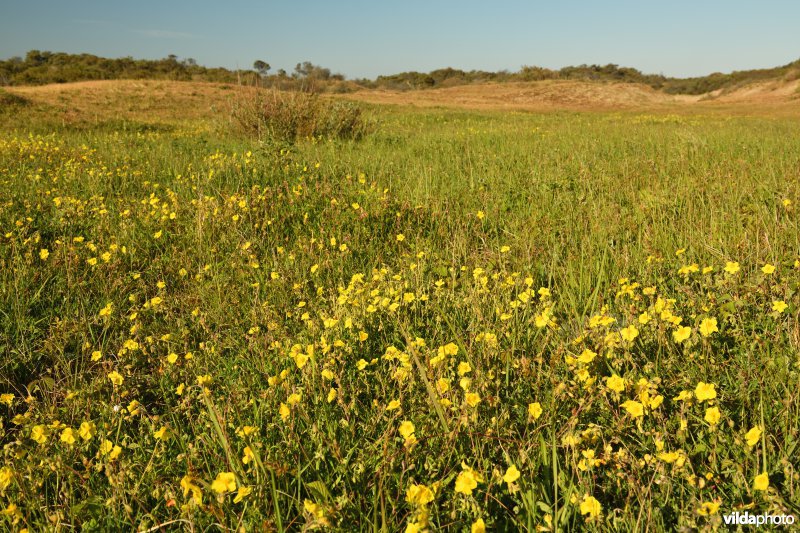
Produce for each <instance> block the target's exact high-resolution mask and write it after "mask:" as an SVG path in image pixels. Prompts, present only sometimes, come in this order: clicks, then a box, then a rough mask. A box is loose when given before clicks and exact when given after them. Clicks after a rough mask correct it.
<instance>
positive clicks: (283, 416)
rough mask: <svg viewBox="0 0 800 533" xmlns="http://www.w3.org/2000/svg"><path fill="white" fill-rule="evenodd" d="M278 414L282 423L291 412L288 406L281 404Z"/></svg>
mask: <svg viewBox="0 0 800 533" xmlns="http://www.w3.org/2000/svg"><path fill="white" fill-rule="evenodd" d="M278 412H279V413H280V415H281V420H284V421H285V420H286V419H287V418H289V415H290V414H291V413H292V411H291V410H290V409H289V406H288V405H286V404H285V403H281V405H280V407H279V408H278Z"/></svg>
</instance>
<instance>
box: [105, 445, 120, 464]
mask: <svg viewBox="0 0 800 533" xmlns="http://www.w3.org/2000/svg"><path fill="white" fill-rule="evenodd" d="M121 453H122V448H120V447H119V446H117V445H115V446H114V447H113V448H112V449H111V451H110V452H109V454H108V458H109V459H110V460H111V461H113V460H115V459H116V458H117V457H119V454H121Z"/></svg>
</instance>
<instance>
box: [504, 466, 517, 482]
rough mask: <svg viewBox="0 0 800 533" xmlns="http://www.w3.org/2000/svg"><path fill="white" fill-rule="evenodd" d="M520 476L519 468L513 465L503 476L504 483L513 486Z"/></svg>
mask: <svg viewBox="0 0 800 533" xmlns="http://www.w3.org/2000/svg"><path fill="white" fill-rule="evenodd" d="M519 476H520V473H519V470H517V467H516V466H514V465H511V466H509V467H508V468H507V469H506V473H505V475H504V476H503V481H505V482H506V483H508V484H511V483H514V482H515V481H516V480H518V479H519Z"/></svg>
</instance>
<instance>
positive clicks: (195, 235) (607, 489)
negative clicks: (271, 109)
mask: <svg viewBox="0 0 800 533" xmlns="http://www.w3.org/2000/svg"><path fill="white" fill-rule="evenodd" d="M198 90H201V89H198ZM221 92H224V91H221ZM75 98H77V99H79V98H80V95H78V96H76V97H75ZM109 98H111V97H109ZM159 98H161V97H159ZM3 102H4V105H3V108H2V110H0V126H1V127H0V393H2V396H0V444H2V465H3V466H2V467H0V529H3V530H10V531H21V530H24V529H27V530H28V531H31V532H33V531H44V530H52V531H72V530H81V531H112V530H122V531H124V530H139V531H161V530H191V531H215V530H226V531H227V530H242V531H251V530H256V531H305V530H310V529H315V528H320V529H322V530H331V531H365V530H370V531H407V532H416V531H425V530H431V531H435V530H452V531H472V532H480V531H484V530H489V531H508V530H523V531H556V530H590V531H633V530H639V531H642V530H651V531H662V530H684V531H689V530H704V529H714V528H717V527H724V526H723V525H722V524H723V519H722V515H723V514H726V513H730V512H733V511H742V512H743V511H745V510H747V511H750V512H751V513H765V512H770V513H776V514H777V513H786V514H794V515H795V516H796V517H798V516H799V515H800V474H798V472H797V468H798V463H800V460H798V458H800V447H798V442H800V355H799V353H800V352H799V350H798V347H800V327H798V292H797V291H798V286H799V284H800V255H799V254H800V230H799V228H798V212H797V209H798V207H797V203H798V201H800V185H799V184H800V142H798V140H800V121H799V120H798V119H797V117H792V116H770V115H769V114H763V115H759V114H757V113H750V114H749V115H748V116H736V115H733V114H727V113H721V112H712V111H708V112H703V111H702V109H701V110H700V111H693V112H691V113H689V112H683V111H682V110H680V109H676V110H674V111H663V110H662V111H661V112H658V113H652V112H648V111H646V110H627V111H602V112H600V111H598V112H575V111H566V110H562V111H553V112H546V113H526V112H512V111H503V112H498V111H491V110H482V111H469V110H463V109H462V110H453V109H445V108H426V109H420V108H413V107H398V106H367V105H365V112H366V115H367V116H368V117H369V120H370V121H372V123H373V125H372V128H371V130H372V131H371V133H369V134H367V135H366V136H365V137H364V138H363V139H361V140H358V141H353V140H331V139H326V138H317V139H307V140H302V141H298V142H295V143H282V142H259V141H256V140H253V139H251V138H248V137H247V136H245V135H242V134H240V133H238V132H237V131H236V130H235V129H233V128H232V127H231V123H230V120H229V114H228V112H227V111H226V110H225V107H224V106H222V105H215V106H214V107H213V108H212V107H210V106H208V105H206V106H198V105H194V106H190V107H187V108H186V109H185V110H183V108H178V107H175V108H170V105H169V95H168V94H167V95H165V96H164V97H163V98H161V99H159V100H158V101H157V102H156V101H151V100H148V99H147V96H146V95H144V96H142V97H141V98H139V99H135V100H134V99H131V100H121V99H118V100H113V99H110V100H108V101H106V102H105V104H104V105H100V104H98V105H96V106H93V107H88V108H87V109H85V110H81V111H80V112H76V111H75V110H74V108H72V107H71V106H70V104H69V102H66V100H65V101H64V102H61V103H59V102H57V101H55V102H53V103H49V104H44V103H35V102H34V103H31V102H30V101H28V100H27V99H20V100H19V101H17V100H16V99H13V98H10V97H9V98H4V100H3ZM148 108H150V109H151V112H148V111H147V110H148ZM165 109H168V110H169V111H168V112H167V111H164V112H162V110H165ZM183 111H185V112H183ZM182 113H183V114H182Z"/></svg>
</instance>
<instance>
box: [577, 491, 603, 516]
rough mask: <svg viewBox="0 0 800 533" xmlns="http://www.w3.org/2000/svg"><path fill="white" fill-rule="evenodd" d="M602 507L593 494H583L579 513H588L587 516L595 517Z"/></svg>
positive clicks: (598, 514)
mask: <svg viewBox="0 0 800 533" xmlns="http://www.w3.org/2000/svg"><path fill="white" fill-rule="evenodd" d="M602 510H603V507H602V505H600V502H599V501H597V498H595V497H594V496H589V495H588V494H585V495H584V496H583V500H581V514H583V515H589V518H597V517H598V516H600V513H601V512H602Z"/></svg>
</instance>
